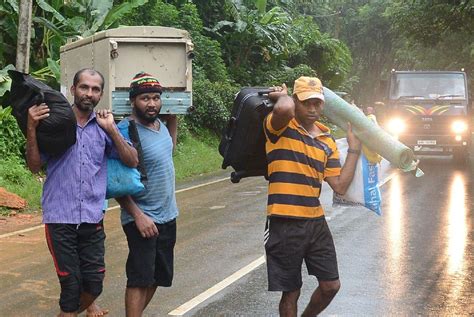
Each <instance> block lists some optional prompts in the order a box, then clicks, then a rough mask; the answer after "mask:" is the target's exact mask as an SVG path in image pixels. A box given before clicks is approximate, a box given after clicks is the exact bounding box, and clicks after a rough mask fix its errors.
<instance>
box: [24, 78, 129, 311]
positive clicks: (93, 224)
mask: <svg viewBox="0 0 474 317" xmlns="http://www.w3.org/2000/svg"><path fill="white" fill-rule="evenodd" d="M103 89H104V77H103V76H102V74H100V73H99V72H97V71H95V70H93V69H82V70H80V71H78V72H77V73H76V75H75V76H74V80H73V85H72V87H71V93H72V95H73V96H74V103H73V105H72V109H73V111H74V114H75V115H76V120H77V130H76V137H77V141H76V143H75V144H74V145H73V146H71V147H70V148H69V149H68V150H67V151H66V152H65V153H63V154H61V155H58V156H53V157H52V156H48V155H44V154H40V152H39V149H38V143H37V141H36V128H37V127H38V124H39V122H40V121H41V120H42V119H44V118H47V117H48V116H49V108H48V106H47V105H46V104H44V103H43V104H40V105H34V106H32V107H31V108H30V109H29V111H28V124H27V137H26V140H27V145H26V159H27V164H28V167H29V168H30V170H31V171H32V172H33V173H37V172H38V171H39V170H40V168H41V165H42V164H43V163H46V165H47V170H46V174H47V178H46V182H45V184H44V187H43V196H42V207H43V223H45V232H46V240H47V243H48V247H49V250H50V252H51V255H52V257H53V262H54V265H55V267H56V272H57V274H58V278H59V282H60V284H61V295H60V299H59V306H60V313H59V316H77V314H78V313H79V312H81V311H83V310H84V309H85V308H87V307H88V306H89V305H90V304H91V303H92V302H93V301H94V300H95V299H96V298H97V297H98V296H99V295H100V293H101V292H102V283H103V279H104V273H105V263H104V249H105V248H104V240H105V233H104V228H103V221H102V218H103V212H102V209H103V205H104V200H105V190H106V179H107V157H108V156H110V155H114V154H113V153H115V155H117V154H118V157H119V158H120V159H121V160H122V162H123V163H124V164H126V165H128V166H131V167H135V166H137V164H138V157H137V152H136V150H135V149H134V148H133V147H132V146H130V144H128V143H127V142H126V141H125V140H124V139H123V137H122V136H121V134H120V132H119V131H118V129H117V127H116V125H115V122H114V118H113V116H112V114H111V113H110V111H107V110H100V111H98V112H97V113H95V112H94V108H95V106H96V105H97V103H98V102H99V100H100V98H101V97H102V93H103Z"/></svg>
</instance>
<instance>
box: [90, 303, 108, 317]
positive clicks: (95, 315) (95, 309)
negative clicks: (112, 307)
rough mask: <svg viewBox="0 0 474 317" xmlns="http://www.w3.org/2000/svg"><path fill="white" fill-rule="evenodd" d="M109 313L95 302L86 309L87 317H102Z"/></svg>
mask: <svg viewBox="0 0 474 317" xmlns="http://www.w3.org/2000/svg"><path fill="white" fill-rule="evenodd" d="M108 313H109V310H108V309H102V308H100V306H99V305H97V304H96V303H95V302H93V303H92V304H90V305H89V307H87V309H86V317H100V316H105V315H107V314H108Z"/></svg>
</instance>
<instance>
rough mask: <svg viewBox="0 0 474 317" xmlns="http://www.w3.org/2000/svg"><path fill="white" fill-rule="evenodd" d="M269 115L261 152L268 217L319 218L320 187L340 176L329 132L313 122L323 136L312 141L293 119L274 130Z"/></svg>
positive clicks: (336, 153) (265, 125)
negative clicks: (265, 165)
mask: <svg viewBox="0 0 474 317" xmlns="http://www.w3.org/2000/svg"><path fill="white" fill-rule="evenodd" d="M272 115H273V113H270V114H269V115H268V116H267V117H266V118H265V123H264V129H265V135H266V140H267V141H266V144H265V149H266V153H267V161H268V177H269V185H268V203H267V215H268V216H282V217H293V218H305V219H307V218H320V217H323V216H324V211H323V208H322V206H321V204H320V202H319V195H320V194H321V185H322V182H323V180H324V178H326V177H331V176H338V175H339V174H340V173H341V163H340V162H339V151H338V149H337V146H336V142H335V141H334V138H333V137H332V136H331V134H330V130H329V128H328V127H326V126H325V125H323V124H321V123H319V122H315V124H316V125H317V126H318V128H319V129H320V130H321V131H322V132H323V133H322V134H321V135H318V136H316V137H315V138H313V137H312V136H311V135H310V134H309V133H308V132H307V131H306V130H305V129H304V128H303V127H302V126H301V125H300V124H299V123H298V121H296V119H294V118H293V119H292V120H291V121H290V122H289V123H288V125H287V126H286V127H283V128H282V129H280V130H278V131H277V130H274V129H273V128H272V126H271V123H270V122H271V118H272Z"/></svg>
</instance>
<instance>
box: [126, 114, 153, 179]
mask: <svg viewBox="0 0 474 317" xmlns="http://www.w3.org/2000/svg"><path fill="white" fill-rule="evenodd" d="M128 135H129V137H130V141H132V144H133V147H134V148H135V149H136V150H137V153H138V166H137V169H138V171H139V172H140V180H141V182H142V183H143V185H145V187H146V182H147V181H148V175H147V173H146V168H145V159H144V158H143V150H142V144H141V142H140V136H139V134H138V129H137V124H136V122H135V120H133V119H130V121H129V124H128Z"/></svg>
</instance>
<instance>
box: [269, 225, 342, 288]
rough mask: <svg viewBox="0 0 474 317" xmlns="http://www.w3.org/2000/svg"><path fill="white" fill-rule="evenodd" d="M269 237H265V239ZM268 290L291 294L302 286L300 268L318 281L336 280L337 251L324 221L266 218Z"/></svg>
mask: <svg viewBox="0 0 474 317" xmlns="http://www.w3.org/2000/svg"><path fill="white" fill-rule="evenodd" d="M267 234H268V236H267ZM265 253H266V257H267V273H268V290H269V291H284V292H291V291H294V290H297V289H300V288H301V286H302V285H303V282H302V278H301V267H302V264H303V260H304V261H305V263H306V268H307V269H308V274H310V275H314V276H316V277H317V279H318V280H320V281H333V280H337V279H339V272H338V269H337V258H336V249H335V247H334V241H333V239H332V235H331V231H330V230H329V227H328V225H327V222H326V219H324V218H321V219H316V220H313V219H312V220H304V219H290V218H279V217H269V218H268V219H267V226H266V230H265Z"/></svg>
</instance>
